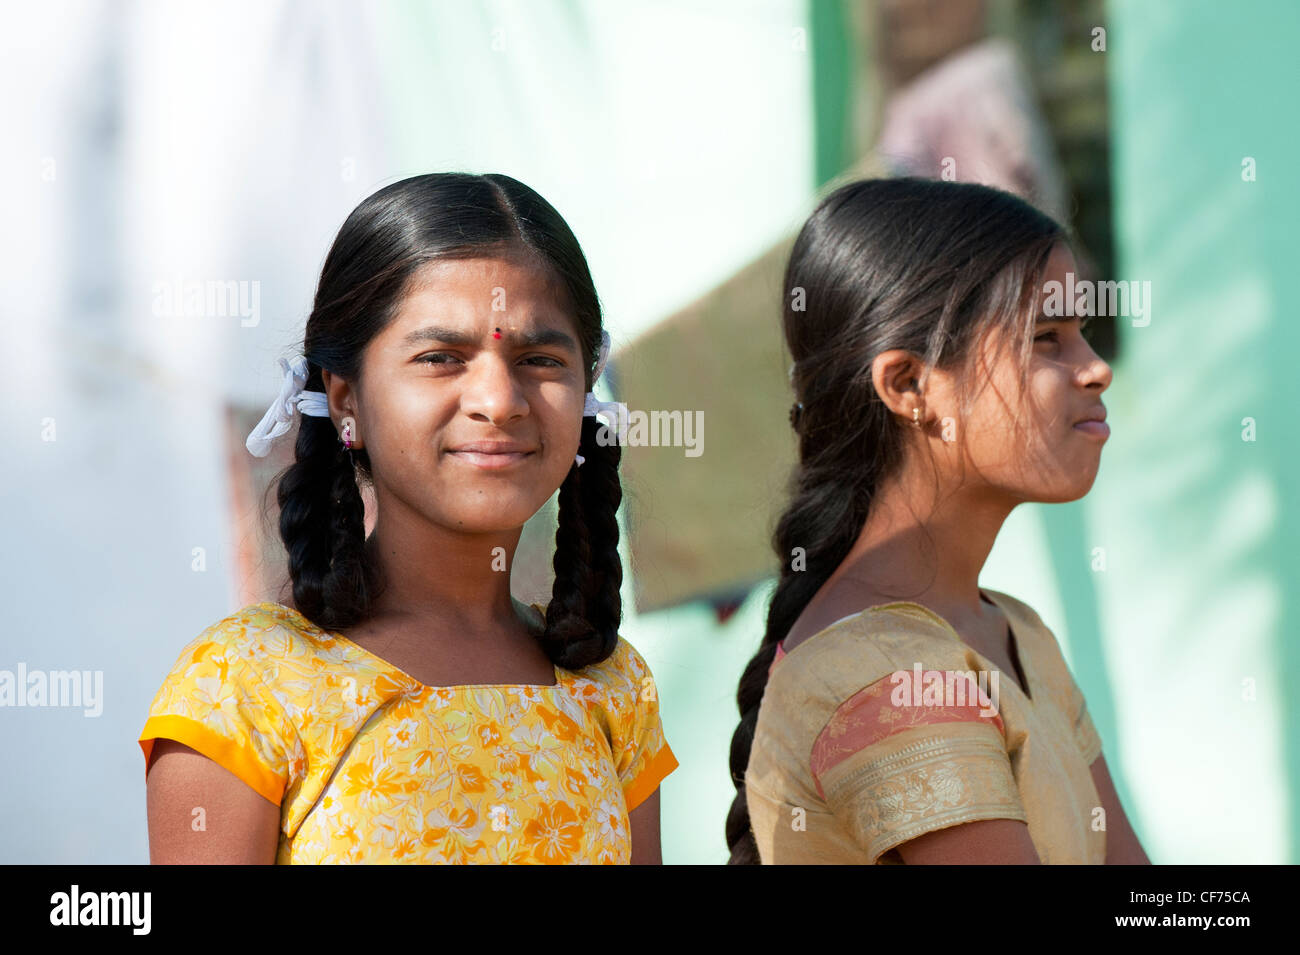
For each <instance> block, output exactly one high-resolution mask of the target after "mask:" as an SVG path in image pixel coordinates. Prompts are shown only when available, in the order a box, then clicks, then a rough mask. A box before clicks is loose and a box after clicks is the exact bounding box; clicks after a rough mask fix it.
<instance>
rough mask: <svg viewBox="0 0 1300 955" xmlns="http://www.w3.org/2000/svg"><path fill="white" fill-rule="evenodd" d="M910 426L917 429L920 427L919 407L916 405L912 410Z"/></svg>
mask: <svg viewBox="0 0 1300 955" xmlns="http://www.w3.org/2000/svg"><path fill="white" fill-rule="evenodd" d="M912 424H914V425H916V426H917V427H918V428H919V427H921V406H920V405H917V406H916V407H914V408H913V409H912Z"/></svg>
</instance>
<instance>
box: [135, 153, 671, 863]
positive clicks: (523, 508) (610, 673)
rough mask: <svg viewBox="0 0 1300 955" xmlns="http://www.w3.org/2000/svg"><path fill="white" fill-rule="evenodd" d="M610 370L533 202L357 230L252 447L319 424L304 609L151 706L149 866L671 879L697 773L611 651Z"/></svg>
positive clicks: (289, 491) (404, 213) (455, 183)
mask: <svg viewBox="0 0 1300 955" xmlns="http://www.w3.org/2000/svg"><path fill="white" fill-rule="evenodd" d="M608 350H609V337H608V335H607V334H606V333H605V332H604V330H603V328H602V321H601V310H600V305H599V302H598V300H597V296H596V290H595V288H594V286H593V284H592V279H591V274H590V272H589V270H588V267H587V262H586V259H585V257H584V256H583V253H582V250H581V248H580V247H579V245H578V241H577V239H576V238H575V237H574V235H573V233H572V232H571V231H570V229H569V227H568V225H567V224H566V223H565V222H564V220H563V219H562V218H561V217H560V215H559V213H557V212H556V211H555V209H553V208H552V207H551V206H550V204H549V203H547V202H546V200H545V199H543V198H542V197H541V196H539V195H538V194H537V193H536V192H534V191H533V190H532V189H530V188H528V187H527V186H525V185H524V184H523V183H520V182H517V181H516V180H514V179H511V178H509V177H508V176H502V175H484V176H476V175H468V174H460V173H446V174H434V175H424V176H416V177H413V178H410V179H406V180H403V181H401V182H398V183H395V184H393V185H390V186H387V187H385V188H383V189H380V190H379V191H378V192H376V193H374V194H373V195H372V196H370V197H369V198H367V199H366V200H364V201H363V202H362V203H361V204H360V205H359V206H358V207H357V208H356V209H355V210H354V211H353V212H352V214H351V215H350V216H349V217H348V218H347V221H346V222H345V223H344V224H343V227H342V228H341V230H340V231H339V234H338V236H337V237H336V239H335V240H334V244H333V247H332V248H331V249H330V251H329V254H328V256H327V258H326V260H325V264H324V267H323V271H322V273H321V276H320V282H319V286H318V288H317V292H316V298H315V303H314V307H313V309H312V312H311V315H310V317H309V318H308V321H307V327H306V335H305V337H304V339H303V344H302V355H301V356H300V357H297V358H295V359H294V360H293V361H292V362H285V361H282V366H283V368H284V371H285V383H284V388H283V390H282V391H281V394H280V396H279V398H277V400H276V403H275V404H274V405H272V408H271V410H270V411H268V413H267V417H266V418H264V419H263V422H262V423H261V424H260V425H259V426H258V429H257V430H255V431H254V432H253V434H252V435H250V436H249V440H248V447H249V450H250V451H251V452H252V453H254V454H257V455H263V454H266V453H267V452H268V450H269V447H270V443H271V442H272V441H274V440H275V439H276V438H277V437H279V436H280V435H281V434H283V433H286V432H287V431H288V429H289V426H290V419H291V418H292V416H293V415H294V413H295V412H300V413H301V414H302V416H303V417H302V418H301V421H300V425H299V429H298V432H297V438H296V446H295V462H294V463H293V464H292V465H291V466H290V467H288V469H287V470H286V471H285V472H284V473H283V474H282V475H281V476H280V477H279V479H278V499H279V504H280V536H281V538H282V539H283V542H284V546H285V548H286V550H287V552H288V564H289V573H290V577H291V581H292V591H293V596H292V601H291V603H284V604H282V603H275V602H263V603H258V604H254V605H251V606H247V607H244V608H243V609H241V610H239V611H237V612H236V613H233V614H231V615H230V616H228V617H226V618H225V619H223V620H221V621H219V622H217V623H215V624H213V625H212V626H210V627H208V628H207V629H206V630H204V631H203V632H202V633H201V634H200V635H199V636H198V637H197V638H195V639H194V640H193V641H191V642H190V643H189V645H188V646H186V647H185V648H184V650H183V651H182V652H181V654H180V657H179V659H178V660H177V661H176V664H175V666H174V667H173V668H172V670H171V672H170V673H169V674H168V676H167V677H166V679H165V680H164V682H163V684H162V687H161V689H160V690H159V691H158V694H157V696H156V698H155V699H154V701H153V705H152V706H151V708H150V710H149V716H148V720H147V722H146V723H145V725H144V730H143V732H142V733H141V734H140V745H141V748H142V749H143V751H144V756H145V771H146V776H147V786H148V816H149V842H150V854H151V857H152V860H153V861H154V862H208V863H212V862H239V863H252V862H268V863H269V862H276V863H330V862H414V863H510V862H531V863H561V862H607V863H627V862H635V863H644V862H649V863H657V862H659V861H660V850H659V800H658V787H659V783H660V781H661V780H662V779H663V778H664V777H665V776H667V775H668V774H669V773H670V772H672V770H673V769H674V768H675V767H676V765H677V762H676V760H675V758H674V757H673V753H672V751H671V750H670V749H669V748H668V744H667V742H666V741H665V739H664V735H663V728H662V725H661V722H660V718H659V710H658V702H657V700H658V695H657V693H656V692H655V689H654V684H653V680H652V677H651V674H650V671H649V669H648V668H647V666H646V664H645V661H644V660H643V659H642V658H641V656H640V655H639V654H638V653H637V651H636V650H635V649H633V647H632V646H631V645H630V644H628V643H627V642H626V641H625V640H623V639H622V638H621V637H620V636H619V633H618V628H619V624H620V620H621V612H622V607H621V603H620V599H619V586H620V583H621V581H622V570H621V566H620V562H619V555H618V550H617V544H618V524H617V522H616V520H615V512H616V511H617V509H618V506H619V501H620V499H621V496H622V495H621V491H620V485H619V475H618V465H619V457H620V453H621V452H620V449H619V446H618V444H617V442H616V441H614V440H613V439H608V438H609V436H608V433H607V431H606V432H604V433H602V434H601V439H600V440H598V430H599V429H598V425H597V422H596V419H595V417H594V415H595V413H597V412H600V413H606V412H608V411H609V408H608V406H602V403H601V402H596V401H595V400H594V396H593V395H592V394H591V389H592V387H593V385H594V383H595V381H596V379H597V378H598V377H599V376H600V374H601V371H602V369H603V366H604V362H605V359H606V357H607V355H608ZM606 439H608V440H606ZM361 483H366V484H368V485H369V486H370V487H371V488H372V489H373V492H374V497H375V502H376V518H375V524H374V528H373V531H372V532H371V534H370V535H369V537H367V536H366V535H365V530H364V527H365V519H364V509H363V504H362V497H361V489H360V484H361ZM557 490H558V491H559V526H558V531H557V533H556V540H555V557H554V567H555V583H554V589H553V591H552V595H551V599H550V602H549V604H547V605H545V606H543V605H541V604H534V605H532V606H527V605H525V604H523V603H521V602H519V601H517V600H515V599H514V597H513V596H512V595H511V591H510V570H509V569H510V566H511V564H512V561H513V558H514V554H515V549H516V546H517V544H518V542H519V538H520V533H521V530H522V528H523V526H524V523H525V521H527V520H528V519H529V518H530V517H532V516H533V515H534V514H535V513H537V511H538V510H539V509H540V508H541V507H542V506H543V505H544V504H545V503H546V502H547V501H548V500H549V499H550V498H551V496H552V495H553V494H555V492H556V491H557ZM196 806H201V807H204V813H205V818H204V821H203V825H202V826H201V827H199V826H196V825H195V818H194V807H196Z"/></svg>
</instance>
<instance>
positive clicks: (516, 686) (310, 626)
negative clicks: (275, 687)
mask: <svg viewBox="0 0 1300 955" xmlns="http://www.w3.org/2000/svg"><path fill="white" fill-rule="evenodd" d="M258 606H259V607H271V608H274V609H276V610H280V611H283V612H284V613H286V614H288V615H289V616H290V617H292V618H293V619H294V621H295V622H296V623H297V624H298V626H300V627H301V628H302V629H304V630H307V631H310V632H311V633H315V634H323V635H325V636H327V637H329V638H330V639H331V640H337V641H339V642H340V643H343V644H345V645H347V646H349V647H351V648H352V649H354V650H355V651H356V652H357V653H359V654H361V655H362V656H363V657H365V658H366V659H367V660H370V661H372V662H374V663H376V664H378V666H379V667H380V668H381V669H385V670H388V671H390V672H392V673H396V674H399V675H400V676H401V677H402V678H403V679H404V680H407V681H409V682H410V683H412V684H414V685H415V686H417V687H419V688H420V691H421V692H424V691H426V690H429V691H432V692H441V693H453V692H456V693H458V692H464V691H468V690H537V691H543V690H551V691H555V690H559V689H560V687H561V685H562V684H563V683H564V672H563V671H562V670H561V669H560V668H559V667H558V666H556V665H555V664H554V663H552V664H551V670H552V671H553V672H554V673H555V682H554V683H550V684H543V683H459V684H456V685H453V686H437V685H434V684H429V683H421V682H420V681H419V680H417V679H416V678H415V677H413V676H411V674H409V673H407V672H406V671H405V670H403V669H402V668H401V667H399V666H396V665H395V664H392V663H389V662H388V661H387V660H385V659H384V658H383V657H381V656H379V655H378V654H377V653H374V652H372V651H370V650H367V649H366V648H365V647H363V646H361V644H359V643H357V642H355V641H353V640H349V639H348V638H347V637H345V636H343V634H341V633H337V632H335V631H333V630H325V629H323V628H321V627H318V626H316V624H314V623H312V622H311V621H310V620H309V619H307V617H305V616H303V614H302V612H301V611H298V610H295V609H294V608H293V607H290V606H287V605H286V604H282V603H276V602H274V601H265V602H263V603H260V604H258ZM529 606H530V607H532V608H533V609H534V610H536V611H537V612H538V613H539V614H541V616H542V619H543V620H545V619H546V609H545V608H544V607H543V606H542V605H541V604H529Z"/></svg>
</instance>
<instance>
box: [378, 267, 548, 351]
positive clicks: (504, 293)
mask: <svg viewBox="0 0 1300 955" xmlns="http://www.w3.org/2000/svg"><path fill="white" fill-rule="evenodd" d="M431 321H436V324H439V325H456V326H461V327H464V328H467V329H468V328H474V327H484V328H486V327H489V326H492V325H493V324H500V323H502V322H509V323H510V324H511V325H512V326H515V327H519V328H524V327H533V326H539V325H546V326H553V327H558V328H561V329H567V330H569V331H572V330H573V324H574V323H573V320H572V318H571V317H570V315H569V307H568V296H567V294H566V292H565V289H564V286H563V284H562V283H561V282H560V280H559V278H558V276H556V274H555V272H554V271H553V270H552V269H550V268H549V267H548V266H547V265H546V264H545V263H544V262H542V261H541V260H538V259H531V258H525V257H523V256H520V255H503V256H499V257H482V258H478V257H476V258H465V259H439V260H436V261H434V262H430V263H428V264H426V265H424V266H422V267H421V268H420V270H419V271H418V272H417V273H415V274H414V275H413V276H412V277H411V280H410V281H409V282H408V283H407V287H406V289H405V294H404V296H403V299H402V302H401V304H400V305H399V307H398V309H397V311H396V313H395V314H394V316H393V321H392V322H391V323H390V324H389V326H388V327H387V328H386V329H385V330H384V333H383V336H382V337H383V338H385V339H387V340H389V341H395V340H398V339H400V338H402V337H403V336H405V335H406V334H407V333H408V332H410V331H412V330H413V329H416V328H418V327H419V326H420V325H423V324H427V323H429V322H431Z"/></svg>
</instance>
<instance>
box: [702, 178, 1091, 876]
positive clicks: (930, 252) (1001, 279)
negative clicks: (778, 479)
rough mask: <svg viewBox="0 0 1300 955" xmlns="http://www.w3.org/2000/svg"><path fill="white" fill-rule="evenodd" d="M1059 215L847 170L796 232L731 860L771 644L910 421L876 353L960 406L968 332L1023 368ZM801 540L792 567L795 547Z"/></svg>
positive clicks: (744, 692)
mask: <svg viewBox="0 0 1300 955" xmlns="http://www.w3.org/2000/svg"><path fill="white" fill-rule="evenodd" d="M1062 241H1067V240H1066V236H1065V233H1064V231H1063V229H1062V228H1061V226H1059V225H1058V224H1057V223H1056V222H1054V221H1053V220H1052V219H1051V218H1049V217H1048V216H1046V215H1044V214H1043V213H1042V212H1040V211H1038V210H1037V209H1034V208H1033V207H1032V206H1030V205H1029V204H1028V203H1026V202H1024V201H1022V200H1021V199H1019V198H1017V197H1015V196H1013V195H1011V194H1009V193H1006V192H1002V191H1000V190H997V189H993V188H990V187H987V186H981V185H975V184H972V183H957V182H941V181H934V180H921V179H913V178H901V179H876V180H865V181H860V182H851V183H848V184H846V185H842V186H840V187H839V188H837V189H835V190H834V191H833V192H831V193H830V194H829V195H828V196H826V198H825V199H824V200H823V201H822V202H821V203H820V204H819V205H818V207H817V208H816V210H814V212H813V214H812V216H811V217H810V218H809V220H808V222H807V223H806V224H805V225H804V227H803V229H802V230H801V231H800V233H799V235H798V237H797V239H796V240H795V244H794V247H793V249H792V251H791V254H790V261H789V263H788V265H787V267H786V272H785V280H784V292H785V303H784V308H783V315H782V324H783V328H784V334H785V340H786V345H787V347H788V349H789V351H790V354H791V357H792V358H793V360H794V370H793V373H792V376H791V383H792V385H793V388H794V391H795V396H796V399H797V400H796V405H795V407H794V408H793V409H792V410H791V424H792V425H793V426H794V428H795V430H796V432H797V433H798V436H799V463H798V465H797V467H796V470H795V473H794V475H793V477H792V479H791V500H790V503H789V505H788V507H787V508H786V510H785V513H784V514H782V515H781V518H780V520H779V522H778V523H777V526H776V530H775V532H774V534H773V537H772V544H773V546H774V548H775V549H776V553H777V557H778V560H779V561H780V563H781V575H780V578H779V580H778V582H777V586H776V590H775V592H774V593H773V596H772V602H771V605H770V606H769V609H768V615H767V629H766V632H765V633H764V635H763V640H762V643H761V644H760V646H759V649H758V652H757V653H756V654H755V655H754V657H753V659H752V660H750V661H749V664H748V665H747V666H746V667H745V670H744V674H743V675H742V676H741V679H740V686H739V689H738V691H737V695H736V701H737V704H738V706H739V709H740V716H741V719H740V725H739V726H738V727H737V728H736V731H735V733H734V735H733V736H732V739H731V757H730V764H731V778H732V781H733V782H734V783H735V785H736V789H737V793H736V797H735V799H734V801H733V802H732V805H731V810H730V811H729V813H728V815H727V821H726V837H727V845H728V847H729V848H730V850H731V857H730V860H729V864H732V865H755V864H758V863H759V862H760V861H761V860H760V859H759V855H758V847H757V845H756V843H755V841H754V836H753V832H752V831H751V829H750V821H749V808H748V805H747V803H746V796H745V771H746V769H747V767H748V766H749V755H750V750H751V748H752V746H753V742H754V729H755V726H756V725H757V723H758V713H759V706H760V704H761V703H762V701H763V691H764V688H765V687H766V685H767V677H768V669H769V667H771V665H772V662H773V661H774V660H775V659H776V648H777V644H778V643H780V642H781V641H782V640H783V639H784V638H785V636H786V634H788V633H789V632H790V629H791V627H792V626H793V625H794V623H795V621H796V620H797V619H798V617H799V615H800V614H801V613H802V612H803V610H804V608H805V607H807V606H808V604H809V602H810V601H811V600H812V598H813V597H814V596H815V595H816V594H817V592H818V591H819V590H820V589H821V588H822V585H823V584H825V583H826V581H827V580H828V579H829V577H830V576H831V574H832V573H833V572H834V571H835V569H836V568H837V567H838V566H839V564H840V563H841V562H842V561H843V560H844V559H845V557H847V556H848V554H849V551H850V550H851V549H852V547H853V544H854V542H855V541H856V540H857V538H858V535H859V534H860V533H861V530H862V527H863V525H864V524H865V523H866V520H867V516H868V512H869V510H870V507H871V501H872V498H873V496H874V495H875V493H876V490H877V488H879V487H880V486H881V484H882V483H883V482H884V481H886V480H887V479H890V478H891V477H893V476H894V475H895V474H896V472H897V471H898V470H899V468H900V467H902V466H903V462H904V452H905V450H906V447H907V441H908V435H907V432H906V429H907V428H908V426H909V425H908V424H907V423H905V422H904V421H903V419H901V418H899V417H898V416H896V415H895V414H894V413H893V412H892V411H891V410H890V409H889V407H888V406H887V405H885V403H884V402H882V401H881V400H880V398H879V396H878V395H877V394H876V393H875V389H874V386H873V384H872V377H871V375H872V363H873V361H874V360H875V358H876V356H877V355H879V354H881V353H882V352H885V351H890V350H892V349H903V350H905V351H909V352H911V353H913V354H915V355H917V356H921V357H922V358H923V362H924V367H925V371H924V372H923V375H922V379H921V382H920V384H921V386H922V387H923V386H924V382H925V378H926V377H928V375H929V373H930V371H931V370H932V369H933V368H935V367H939V368H943V369H945V370H948V369H951V370H953V371H954V372H956V375H957V381H958V387H959V395H960V397H961V399H962V400H961V403H960V415H961V418H962V419H963V420H964V419H965V416H966V415H967V413H968V412H969V410H970V407H971V403H972V401H973V400H974V397H975V395H973V394H972V393H971V389H970V385H971V383H972V382H973V381H974V379H975V374H974V369H975V360H976V353H977V352H978V349H977V348H976V347H974V346H975V345H976V343H977V342H979V341H982V340H983V337H982V336H983V335H984V334H985V333H987V332H993V331H1000V332H1002V333H1003V334H1004V335H1006V336H1007V338H1006V340H1007V341H1011V342H1014V343H1016V345H1017V346H1018V347H1019V358H1020V368H1021V376H1020V382H1021V388H1022V390H1023V388H1024V387H1025V384H1026V382H1027V377H1028V366H1029V359H1030V356H1031V354H1032V349H1033V326H1034V323H1035V321H1036V318H1037V304H1036V297H1037V294H1038V281H1037V280H1038V278H1039V276H1041V274H1042V271H1043V268H1044V266H1045V265H1046V263H1047V259H1048V258H1049V256H1050V255H1051V252H1052V249H1053V247H1054V246H1055V245H1056V244H1057V243H1058V242H1062ZM957 430H958V435H959V436H960V437H961V440H963V441H964V439H965V430H966V429H965V428H964V427H959V428H958V429H957ZM796 548H802V549H803V555H802V556H803V561H802V564H803V566H802V567H796V566H795V564H796V562H795V561H792V556H793V555H794V554H795V552H796Z"/></svg>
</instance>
